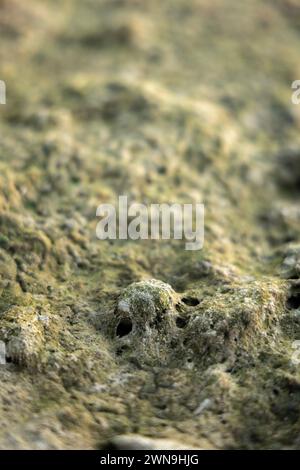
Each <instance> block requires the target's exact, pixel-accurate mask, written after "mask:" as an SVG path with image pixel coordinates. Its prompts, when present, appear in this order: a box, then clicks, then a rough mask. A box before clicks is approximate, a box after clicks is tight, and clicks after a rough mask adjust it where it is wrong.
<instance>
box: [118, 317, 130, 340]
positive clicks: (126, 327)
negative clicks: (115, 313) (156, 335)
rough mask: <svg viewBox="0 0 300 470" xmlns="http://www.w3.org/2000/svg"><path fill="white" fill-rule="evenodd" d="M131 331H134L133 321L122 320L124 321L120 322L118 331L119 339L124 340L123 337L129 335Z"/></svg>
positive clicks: (128, 319)
mask: <svg viewBox="0 0 300 470" xmlns="http://www.w3.org/2000/svg"><path fill="white" fill-rule="evenodd" d="M131 331H132V321H131V319H130V318H122V320H120V321H119V324H118V326H117V331H116V334H117V336H119V338H122V337H123V336H126V335H129V333H130V332H131Z"/></svg>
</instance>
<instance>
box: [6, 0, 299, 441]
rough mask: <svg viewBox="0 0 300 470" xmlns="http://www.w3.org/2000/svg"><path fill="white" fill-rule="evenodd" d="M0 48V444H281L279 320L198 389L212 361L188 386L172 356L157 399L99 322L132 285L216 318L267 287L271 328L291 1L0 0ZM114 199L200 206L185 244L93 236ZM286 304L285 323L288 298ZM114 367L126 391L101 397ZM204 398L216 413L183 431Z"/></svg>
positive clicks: (294, 184) (292, 409)
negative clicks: (181, 296)
mask: <svg viewBox="0 0 300 470" xmlns="http://www.w3.org/2000/svg"><path fill="white" fill-rule="evenodd" d="M0 35H1V40H0V80H3V81H5V83H6V88H7V96H6V102H7V103H6V105H1V106H0V294H1V296H0V309H1V315H2V317H1V319H0V326H1V331H2V333H1V334H0V336H1V338H2V340H5V341H8V340H9V338H11V335H12V336H13V337H15V335H16V332H17V337H18V338H19V340H18V343H17V347H16V348H15V349H14V354H13V355H12V357H9V358H8V359H9V363H10V365H9V366H8V368H7V369H5V370H2V371H0V374H3V376H2V379H1V383H5V385H4V386H3V390H2V392H1V393H2V399H3V405H2V407H3V408H2V411H3V413H2V415H1V416H2V417H1V420H2V421H1V423H2V429H3V431H1V434H0V444H1V446H2V447H3V448H8V447H13V448H24V447H26V446H27V447H28V446H29V447H34V448H62V447H64V448H65V447H66V448H74V447H77V448H78V447H80V446H84V447H86V448H91V447H93V448H95V447H97V446H98V447H99V446H100V448H101V446H103V445H104V443H105V442H106V441H107V439H109V438H111V437H112V436H114V435H116V434H120V433H124V432H139V431H140V432H143V433H144V434H146V435H150V436H154V437H155V436H156V435H158V436H160V437H168V438H173V437H174V436H175V438H176V439H179V440H181V439H183V440H184V441H185V442H187V443H188V444H189V445H200V444H199V443H201V446H202V447H204V448H216V447H218V448H229V447H230V448H231V447H234V448H236V447H247V448H249V447H250V448H251V447H257V448H261V447H266V446H273V447H276V446H277V447H280V446H283V445H286V446H290V447H297V445H299V437H297V432H296V430H297V426H296V425H297V423H298V422H299V420H298V418H299V403H298V401H297V400H296V398H295V397H294V398H293V399H292V401H291V398H289V394H290V393H293V392H291V388H293V387H292V386H291V385H290V384H291V383H293V384H294V386H295V387H296V388H297V386H298V387H299V377H298V376H297V377H298V378H297V377H296V376H295V375H292V376H291V377H292V378H291V377H290V379H289V380H288V379H287V377H286V375H285V374H286V373H287V368H288V367H290V366H288V365H287V364H289V356H288V355H287V356H285V354H287V353H286V351H288V350H290V349H289V348H291V346H290V341H291V340H292V339H297V337H298V336H297V335H298V333H299V326H297V325H298V324H297V325H296V326H295V323H293V321H294V320H292V317H289V316H288V317H287V320H286V322H287V323H286V325H287V326H286V330H284V331H285V333H284V334H283V333H282V332H281V333H279V336H280V335H281V334H282V336H280V338H279V340H278V341H279V343H278V344H277V343H276V344H275V345H274V344H273V343H272V344H273V346H274V349H272V348H273V346H270V344H271V343H270V344H269V343H268V341H266V342H265V343H266V345H265V346H262V345H263V344H264V340H263V339H262V338H264V337H268V334H270V335H271V336H272V334H273V333H272V334H271V333H269V332H268V330H266V331H265V330H264V333H263V335H265V336H263V335H262V337H261V336H259V335H260V333H259V331H260V328H262V326H261V324H260V323H259V324H258V325H256V324H255V327H254V329H253V331H252V330H251V331H252V332H250V333H249V335H248V333H247V335H248V336H247V338H244V337H242V336H241V338H242V339H240V342H241V344H242V347H243V348H244V349H242V353H241V354H240V356H242V357H243V360H244V362H243V363H242V365H239V366H236V368H235V369H234V368H233V370H234V372H232V374H234V373H236V374H237V376H232V375H231V372H230V371H229V372H228V371H220V370H219V369H218V371H217V372H216V371H215V372H214V374H215V375H214V377H215V378H216V379H212V382H210V379H207V382H205V380H206V379H205V380H204V379H203V378H202V374H203V371H204V370H206V368H207V366H208V364H210V365H211V364H217V363H218V361H220V358H219V357H218V358H217V359H216V358H215V357H214V352H210V351H208V352H205V354H207V356H205V359H203V357H204V356H203V354H202V353H201V354H200V353H199V354H200V356H199V357H198V356H197V354H198V353H195V352H194V353H193V354H196V357H198V359H197V360H196V364H197V367H199V369H197V370H198V372H199V370H200V373H199V374H198V372H197V373H196V372H193V375H192V376H189V375H188V372H186V371H187V370H190V369H191V366H189V367H190V369H188V368H185V367H186V364H185V363H184V361H185V360H188V357H185V355H184V354H183V355H182V354H181V356H180V361H181V360H182V361H183V363H182V371H183V372H182V371H178V383H179V384H180V385H179V392H178V391H177V392H176V397H175V398H174V399H173V398H172V396H170V395H168V393H167V392H163V391H160V392H157V389H156V385H155V384H154V382H153V380H154V379H153V376H152V372H149V371H148V372H146V371H145V370H142V371H139V372H137V370H136V368H135V367H136V366H133V365H132V364H131V363H130V361H129V365H128V361H127V362H126V359H122V358H120V357H118V355H116V351H115V349H114V348H115V346H116V345H115V342H114V341H115V340H114V339H111V338H108V337H107V336H105V331H103V332H102V330H101V325H102V324H101V322H104V323H105V321H106V320H105V319H104V320H103V318H107V315H109V313H107V312H111V311H113V302H114V301H115V299H116V298H117V296H118V295H119V294H120V291H121V289H123V288H124V287H126V286H127V285H128V284H130V283H131V282H134V281H138V280H141V279H147V278H157V279H161V280H163V281H165V282H168V283H170V284H171V285H172V287H173V288H174V289H175V290H177V291H178V292H196V295H197V296H198V297H199V298H200V297H201V298H202V297H203V298H206V297H207V299H208V300H207V302H208V303H209V302H211V303H209V304H208V307H206V308H207V309H208V310H209V309H210V310H209V311H211V312H214V311H218V312H221V315H224V317H226V315H227V317H228V315H229V317H230V315H231V314H230V313H228V311H227V308H229V307H228V306H230V305H233V307H232V308H233V310H234V312H237V311H239V308H240V306H241V304H243V301H244V299H246V298H249V297H251V296H252V297H251V298H253V302H254V303H255V302H256V303H255V305H256V307H255V308H258V309H259V308H262V307H261V306H262V305H264V302H265V301H266V298H267V297H268V296H267V294H266V292H269V293H270V292H273V294H274V292H275V294H274V298H273V297H272V295H273V294H272V295H271V294H270V295H271V297H272V299H273V303H274V305H275V307H274V309H275V310H274V311H275V314H274V315H275V316H276V315H280V314H282V312H283V311H285V310H284V308H285V307H284V303H285V297H284V296H286V295H287V294H286V292H287V289H288V287H289V284H288V283H289V281H290V280H293V281H297V280H298V278H299V273H300V268H299V266H300V264H299V262H300V245H299V242H300V239H299V237H300V224H299V222H300V209H299V195H300V192H299V190H300V186H299V184H300V133H299V130H300V105H299V106H297V105H293V104H292V102H291V96H292V91H293V90H292V89H291V85H292V82H293V81H294V80H297V79H300V66H299V51H300V3H299V1H298V0H272V1H271V0H270V1H262V0H251V1H250V0H249V1H244V2H237V1H236V0H189V1H187V0H150V1H143V0H84V1H83V0H59V1H58V0H44V1H38V0H27V1H26V2H21V1H20V0H0ZM119 195H127V196H128V197H129V202H133V201H136V202H141V203H145V204H151V203H163V202H166V203H173V202H179V203H196V202H198V203H204V204H205V207H206V219H205V245H204V249H203V250H201V251H199V252H188V251H185V250H184V245H183V243H184V242H182V243H181V242H179V241H173V240H166V241H159V242H157V241H151V240H149V241H143V242H133V241H124V240H123V241H122V240H116V241H114V242H109V241H105V242H104V241H102V242H100V241H99V240H97V239H96V236H95V228H96V224H97V219H96V208H97V206H98V205H99V204H101V203H106V202H109V203H116V202H117V198H118V196H119ZM266 286H267V287H266ZM222 289H223V290H222ZM243 289H246V290H243ZM247 289H249V292H248V291H247ZM277 289H279V290H278V291H277ZM215 292H223V294H222V295H224V296H225V297H224V298H223V297H222V296H221V297H220V298H219V297H218V298H217V300H214V295H215ZM220 295H221V294H220ZM268 295H269V294H268ZM292 299H293V300H292V301H291V303H290V304H289V305H290V307H291V309H292V310H293V312H292V313H290V315H294V310H295V309H296V310H297V309H298V307H299V305H300V301H299V294H298V290H297V286H296V291H295V292H293V294H292ZM295 299H296V300H295ZM297 299H298V300H297ZM253 305H254V304H253ZM268 305H269V304H268ZM241 308H242V307H241ZM255 308H254V307H253V306H252V311H254V310H255ZM268 308H269V307H268ZM270 308H271V307H270ZM11 309H13V310H11ZM15 309H17V310H15ZM32 309H33V310H32ZM250 310H251V309H250ZM36 312H38V315H41V316H42V318H44V319H45V318H48V320H49V322H48V323H47V325H46V326H43V328H42V329H41V327H40V326H37V325H40V323H37V324H36V323H35V321H36V314H37V313H36ZM101 315H104V317H102V316H101ZM105 315H106V317H105ZM227 317H226V318H227ZM230 318H231V317H230ZM234 318H235V317H234ZM276 318H277V317H276ZM48 320H47V321H48ZM238 321H239V320H237V319H236V318H235V319H233V320H232V322H233V323H232V325H233V326H232V329H234V328H235V325H237V324H238ZM275 323H276V322H275ZM237 328H239V327H237ZM297 328H298V330H297ZM243 329H244V327H243V328H242V330H243ZM99 331H100V332H102V334H100V333H99ZM238 331H240V330H238ZM243 331H244V330H243ZM254 332H255V333H254ZM252 334H253V335H254V339H253V338H252V336H251V335H252ZM274 334H275V333H274ZM285 334H286V335H287V336H285ZM18 335H19V336H18ZM241 335H242V333H241ZM255 335H258V338H259V340H258V339H257V337H256V336H255ZM275 336H276V335H275ZM249 338H250V339H249ZM251 338H252V339H251ZM272 338H273V339H274V336H272ZM273 339H272V341H273ZM299 339H300V337H299ZM270 341H271V339H270ZM274 341H275V340H274ZM235 347H236V346H235ZM264 347H266V348H268V347H269V348H270V349H267V350H266V351H264V354H263V353H262V352H261V351H262V350H263V348H264ZM191 348H192V349H193V346H191ZM259 348H262V350H261V349H259ZM280 348H282V349H280ZM245 351H247V353H245ZM258 351H260V353H258ZM243 354H245V355H244V356H243ZM260 354H261V355H260ZM119 356H120V354H119ZM254 357H257V358H258V357H260V359H257V363H256V369H255V370H256V376H255V377H254V376H252V375H251V371H248V372H247V373H248V374H249V375H247V376H245V375H244V374H246V372H245V367H246V368H248V365H249V363H248V362H247V361H250V362H251V359H249V358H252V359H253V358H254ZM261 357H264V358H265V359H264V360H262V359H261ZM278 357H280V358H281V359H280V360H279V359H278ZM74 358H75V359H74ZM199 358H200V359H199ZM206 358H207V361H206ZM122 360H123V361H125V362H122ZM189 360H190V359H189ZM277 360H278V361H279V362H276V361H277ZM120 361H121V362H120ZM197 361H198V362H197ZM203 361H204V362H203ZM253 361H254V362H255V360H254V359H253ZM268 361H269V362H268ZM280 361H281V362H280ZM221 362H222V361H221ZM75 363H76V366H75ZM87 363H88V364H89V366H88V368H87ZM130 364H131V365H130ZM274 364H277V365H276V366H275V365H274ZM283 364H284V365H283ZM15 367H17V368H18V367H19V368H20V369H15ZM276 367H277V374H279V375H278V376H276V377H275V378H274V377H272V374H271V371H272V370H273V368H276ZM201 368H202V369H201ZM281 368H282V369H281ZM32 371H34V374H35V381H33V379H32ZM37 371H39V372H37ZM111 371H113V372H114V373H115V374H117V375H116V376H115V378H114V379H111V375H110V374H111V373H112V372H111ZM120 371H121V372H120ZM184 371H185V372H184ZM201 371H202V372H201ZM294 372H295V371H294ZM294 372H293V371H290V370H289V372H288V373H289V374H293V373H294ZM121 373H123V374H129V377H131V376H133V381H130V380H131V379H130V380H129V379H128V380H129V385H127V387H128V388H127V389H126V387H125V389H124V390H123V389H122V387H121V390H120V389H119V388H118V389H117V390H116V388H114V386H115V385H116V384H118V383H120V381H121V383H122V384H123V382H122V380H123V379H124V376H122V377H123V378H122V380H121V378H120V376H118V374H119V375H120V374H121ZM157 373H158V376H159V377H160V375H159V374H160V373H162V374H164V373H165V372H162V371H158V372H157ZM130 374H131V375H130ZM197 374H198V375H197ZM296 374H298V372H297V373H296ZM116 377H117V378H116ZM257 377H258V378H257ZM127 378H128V377H127ZM124 380H125V382H124V383H127V382H126V380H127V379H126V378H125V379H124ZM155 380H156V379H155ZM214 380H216V382H214ZM155 383H156V382H155ZM211 383H214V384H215V386H214V387H212V386H211ZM153 384H154V385H153ZM186 384H188V385H186ZM220 384H221V385H220ZM243 384H246V385H243ZM288 384H289V385H288ZM295 384H296V385H295ZM297 384H298V385H297ZM102 386H103V387H104V389H101V387H102ZM105 387H106V388H105ZM143 387H144V388H143ZM151 387H152V388H151ZM153 387H154V388H153ZM289 387H291V388H289ZM278 388H279V390H280V392H278ZM100 390H102V391H103V390H104V391H105V394H104V396H103V395H101V397H99V391H100ZM151 390H152V392H151ZM153 390H154V392H155V393H156V395H155V393H154V392H153ZM199 390H202V392H201V393H202V394H203V396H202V395H201V393H200V392H199ZM206 390H207V392H206ZM216 390H219V392H217V391H216ZM274 390H276V393H275V392H273V391H274ZM181 391H182V393H181ZM236 391H237V392H236ZM277 392H278V393H280V394H281V395H280V400H279V399H277V401H276V400H275V398H274V396H275V395H276V394H277ZM164 393H165V395H164ZM206 393H210V394H211V396H212V397H213V399H214V400H215V403H216V405H215V408H213V409H212V411H210V412H209V414H208V415H205V416H204V417H202V416H199V417H198V418H197V419H196V418H193V409H194V408H196V406H197V405H198V400H199V399H200V398H199V397H200V395H201V397H202V398H203V399H205V398H206V395H205V394H206ZM214 394H216V395H214ZM274 394H275V395H274ZM8 395H9V396H10V398H8ZM270 396H271V398H270ZM12 397H13V398H12ZM33 397H34V401H33ZM91 397H92V398H91ZM273 399H274V400H275V401H274V402H273V401H272V400H273ZM278 400H279V402H278ZM174 402H176V404H177V405H178V408H176V406H177V405H176V406H175V405H174ZM246 403H247V404H248V405H247V406H248V408H247V407H245V404H246ZM186 404H187V405H186ZM288 407H289V408H288ZM133 408H134V409H135V411H134V409H133ZM220 416H222V419H221V418H220ZM283 419H286V421H285V426H286V427H283V428H281V424H282V420H283ZM180 422H181V423H183V424H182V426H181V425H180ZM262 422H263V423H271V424H269V426H270V428H264V426H263V425H262ZM7 423H11V424H10V425H9V427H7ZM203 428H205V429H206V432H203ZM188 429H190V430H191V432H188ZM270 429H271V431H272V432H270ZM272 435H273V437H271V436H272ZM274 436H275V437H274ZM297 439H298V441H297ZM283 443H284V444H283Z"/></svg>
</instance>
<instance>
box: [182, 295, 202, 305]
mask: <svg viewBox="0 0 300 470" xmlns="http://www.w3.org/2000/svg"><path fill="white" fill-rule="evenodd" d="M181 300H182V302H183V303H184V304H185V305H188V306H189V307H196V305H199V304H200V300H198V299H196V297H183V298H182V299H181Z"/></svg>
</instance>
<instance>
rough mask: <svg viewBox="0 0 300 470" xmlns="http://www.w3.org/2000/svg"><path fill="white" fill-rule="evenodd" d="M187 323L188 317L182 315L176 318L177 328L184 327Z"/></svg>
mask: <svg viewBox="0 0 300 470" xmlns="http://www.w3.org/2000/svg"><path fill="white" fill-rule="evenodd" d="M187 324H188V319H187V318H184V317H177V318H176V326H177V328H185V327H186V325H187Z"/></svg>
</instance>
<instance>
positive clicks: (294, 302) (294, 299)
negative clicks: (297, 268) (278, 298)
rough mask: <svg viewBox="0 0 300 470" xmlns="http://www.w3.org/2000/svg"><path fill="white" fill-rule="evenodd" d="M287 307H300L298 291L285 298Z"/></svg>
mask: <svg viewBox="0 0 300 470" xmlns="http://www.w3.org/2000/svg"><path fill="white" fill-rule="evenodd" d="M287 308H288V309H289V310H296V309H298V308H300V292H297V293H295V294H292V295H290V297H289V298H288V300H287Z"/></svg>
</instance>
